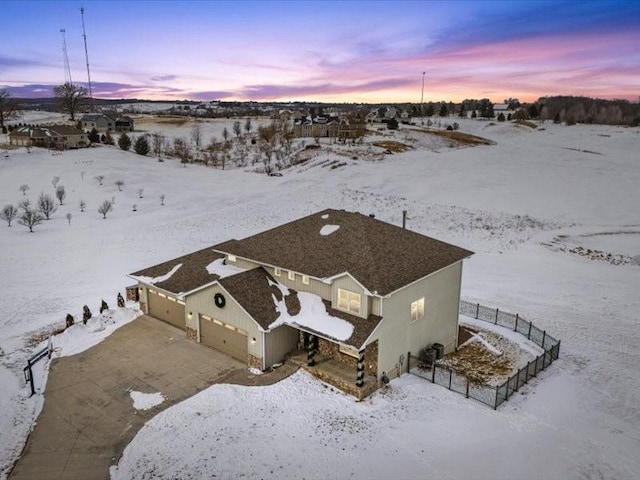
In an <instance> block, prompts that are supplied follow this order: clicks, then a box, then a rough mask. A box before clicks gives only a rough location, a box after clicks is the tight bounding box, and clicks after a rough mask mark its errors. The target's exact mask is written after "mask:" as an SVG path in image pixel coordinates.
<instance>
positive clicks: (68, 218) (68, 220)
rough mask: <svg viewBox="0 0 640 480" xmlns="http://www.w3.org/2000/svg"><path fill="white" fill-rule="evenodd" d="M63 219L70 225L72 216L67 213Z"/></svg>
mask: <svg viewBox="0 0 640 480" xmlns="http://www.w3.org/2000/svg"><path fill="white" fill-rule="evenodd" d="M65 217H66V218H67V222H69V225H71V217H73V215H71V212H69V213H67V214H66V215H65Z"/></svg>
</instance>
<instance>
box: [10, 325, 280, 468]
mask: <svg viewBox="0 0 640 480" xmlns="http://www.w3.org/2000/svg"><path fill="white" fill-rule="evenodd" d="M285 367H287V366H285ZM279 370H280V371H278V370H277V371H275V372H273V373H274V375H271V374H269V375H259V376H254V375H251V374H249V373H248V372H247V368H246V365H245V364H243V363H241V362H239V361H238V360H235V359H233V358H232V357H230V356H228V355H226V354H224V353H222V352H219V351H217V350H214V349H212V348H208V347H204V346H202V345H199V344H196V343H195V342H192V341H189V340H187V339H186V338H185V334H184V332H182V331H181V330H179V329H177V328H175V327H172V326H171V325H168V324H165V323H163V322H161V321H159V320H156V319H153V318H151V317H147V316H142V317H139V318H137V319H136V320H134V321H133V322H131V323H129V324H127V325H125V326H123V327H121V328H120V329H118V330H116V331H115V332H114V333H113V334H112V335H111V336H109V337H108V338H107V339H105V340H104V341H103V342H101V343H100V344H98V345H96V346H95V347H93V348H91V349H89V350H87V351H85V352H83V353H81V354H78V355H74V356H71V357H63V358H59V359H55V360H53V362H52V364H51V368H50V372H49V379H48V381H47V387H46V391H45V402H44V408H43V410H42V413H41V414H40V416H39V417H38V420H37V424H36V426H35V428H34V430H33V432H32V433H31V435H30V436H29V439H28V441H27V445H26V447H25V450H24V451H23V453H22V456H21V458H20V459H19V460H18V462H17V463H16V465H15V466H14V469H13V471H12V472H11V474H10V475H9V478H10V479H11V480H21V479H29V480H32V479H34V478H46V479H69V480H75V479H78V480H87V479H103V478H104V479H108V478H109V466H110V465H113V464H115V463H116V462H117V460H118V458H119V457H120V455H121V454H122V452H123V450H124V448H125V447H126V446H127V444H128V443H129V442H130V441H131V440H132V439H133V437H134V436H135V435H136V433H137V432H138V430H139V429H140V428H141V427H142V426H143V425H144V423H145V422H146V421H147V420H149V419H150V418H151V417H153V416H154V415H156V414H157V413H158V412H160V411H162V410H164V409H166V408H168V407H170V406H171V405H173V404H175V403H177V402H179V401H181V400H184V399H185V398H188V397H190V396H192V395H194V394H195V393H197V392H199V391H201V390H203V389H204V388H206V387H208V386H210V385H212V384H214V383H237V384H245V385H257V384H269V383H273V382H275V381H277V380H279V379H281V378H283V377H284V376H287V375H288V374H290V373H292V368H291V367H287V368H281V369H279ZM131 390H135V391H139V392H144V393H154V392H161V393H162V395H164V397H165V399H166V400H165V401H164V402H163V403H162V404H160V405H159V406H157V407H154V408H152V409H150V410H144V411H143V410H135V409H134V408H133V401H132V399H131V397H130V395H129V392H130V391H131Z"/></svg>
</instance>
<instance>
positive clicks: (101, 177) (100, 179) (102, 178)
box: [93, 175, 104, 185]
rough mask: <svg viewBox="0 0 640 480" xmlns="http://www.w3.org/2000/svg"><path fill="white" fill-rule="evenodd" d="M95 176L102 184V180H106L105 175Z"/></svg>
mask: <svg viewBox="0 0 640 480" xmlns="http://www.w3.org/2000/svg"><path fill="white" fill-rule="evenodd" d="M93 178H95V179H96V180H97V181H98V183H99V184H100V185H102V181H103V180H104V175H96V176H95V177H93Z"/></svg>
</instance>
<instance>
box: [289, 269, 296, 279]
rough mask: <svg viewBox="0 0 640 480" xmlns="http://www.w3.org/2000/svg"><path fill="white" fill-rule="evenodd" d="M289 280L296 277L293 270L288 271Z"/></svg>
mask: <svg viewBox="0 0 640 480" xmlns="http://www.w3.org/2000/svg"><path fill="white" fill-rule="evenodd" d="M288 276H289V280H295V279H296V274H295V272H292V271H289V275H288Z"/></svg>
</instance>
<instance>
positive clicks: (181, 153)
mask: <svg viewBox="0 0 640 480" xmlns="http://www.w3.org/2000/svg"><path fill="white" fill-rule="evenodd" d="M173 154H174V155H175V156H176V157H178V158H179V159H180V163H182V165H183V166H185V167H186V166H187V163H189V161H190V160H191V149H190V148H189V145H188V144H187V142H186V141H185V139H184V138H174V139H173Z"/></svg>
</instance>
